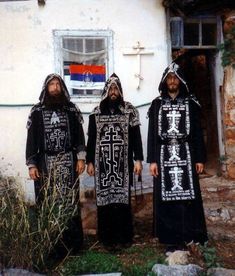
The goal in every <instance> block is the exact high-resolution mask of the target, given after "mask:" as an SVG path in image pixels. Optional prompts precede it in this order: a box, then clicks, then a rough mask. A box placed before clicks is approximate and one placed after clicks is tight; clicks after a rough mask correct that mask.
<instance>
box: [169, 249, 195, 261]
mask: <svg viewBox="0 0 235 276" xmlns="http://www.w3.org/2000/svg"><path fill="white" fill-rule="evenodd" d="M189 256H190V254H189V252H188V251H181V250H176V251H174V252H171V253H170V252H169V255H168V257H167V258H166V261H167V262H168V264H169V265H186V264H188V263H189Z"/></svg>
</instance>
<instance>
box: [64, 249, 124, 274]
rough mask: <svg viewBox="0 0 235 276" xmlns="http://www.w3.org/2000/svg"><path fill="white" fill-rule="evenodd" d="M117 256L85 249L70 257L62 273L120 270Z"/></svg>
mask: <svg viewBox="0 0 235 276" xmlns="http://www.w3.org/2000/svg"><path fill="white" fill-rule="evenodd" d="M121 269H122V265H121V262H120V261H119V260H118V258H117V257H116V256H114V255H111V254H109V253H102V252H95V251H87V252H85V253H84V254H83V255H81V256H78V257H72V258H70V260H69V261H68V262H66V264H65V265H64V267H63V269H62V275H76V274H78V273H109V272H117V271H121Z"/></svg>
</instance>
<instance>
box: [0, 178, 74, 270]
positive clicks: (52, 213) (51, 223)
mask: <svg viewBox="0 0 235 276" xmlns="http://www.w3.org/2000/svg"><path fill="white" fill-rule="evenodd" d="M42 194H43V195H44V196H43V199H42V201H41V202H40V204H37V205H33V206H32V205H30V204H29V203H26V202H25V200H24V193H23V192H22V189H20V188H19V185H17V184H16V181H15V180H14V179H13V178H6V177H0V256H1V259H0V263H1V264H2V265H3V267H6V268H7V267H15V268H16V267H17V268H24V269H29V270H36V271H41V272H42V271H44V272H45V271H47V270H48V266H49V264H48V260H49V259H50V258H49V257H50V256H51V254H52V252H53V250H54V248H55V246H56V245H58V243H60V244H62V245H64V244H63V241H62V235H63V233H64V231H65V230H66V229H67V224H68V221H69V220H70V219H71V218H72V217H74V216H77V215H79V208H78V205H77V201H76V200H77V198H78V189H75V187H71V188H66V189H63V190H62V188H61V187H60V185H58V183H57V185H55V184H54V183H53V181H52V180H50V179H47V180H46V181H45V184H44V186H43V188H42ZM64 247H66V245H64ZM65 249H67V248H65ZM67 250H69V249H67ZM50 265H51V264H50Z"/></svg>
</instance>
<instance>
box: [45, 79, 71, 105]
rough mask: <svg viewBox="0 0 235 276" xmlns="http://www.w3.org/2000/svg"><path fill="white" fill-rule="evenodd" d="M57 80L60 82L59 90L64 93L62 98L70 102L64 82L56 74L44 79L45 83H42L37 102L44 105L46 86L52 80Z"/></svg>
mask: <svg viewBox="0 0 235 276" xmlns="http://www.w3.org/2000/svg"><path fill="white" fill-rule="evenodd" d="M55 78H56V79H58V80H59V82H60V85H61V89H62V92H63V93H64V96H65V98H66V99H67V100H68V102H69V101H70V96H69V92H68V89H67V87H66V85H65V83H64V80H63V79H62V78H61V76H60V75H58V74H50V75H48V76H47V77H46V79H45V81H44V84H43V87H42V92H41V94H40V97H39V101H40V103H41V104H44V101H45V96H46V94H47V92H48V91H47V86H48V83H49V82H50V81H51V80H53V79H55Z"/></svg>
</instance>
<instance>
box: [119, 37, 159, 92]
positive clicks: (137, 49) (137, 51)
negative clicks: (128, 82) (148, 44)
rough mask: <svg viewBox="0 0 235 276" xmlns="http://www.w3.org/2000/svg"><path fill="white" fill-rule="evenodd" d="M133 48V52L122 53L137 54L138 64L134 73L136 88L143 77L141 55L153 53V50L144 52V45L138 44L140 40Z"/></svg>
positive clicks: (126, 54)
mask: <svg viewBox="0 0 235 276" xmlns="http://www.w3.org/2000/svg"><path fill="white" fill-rule="evenodd" d="M132 48H133V49H134V52H126V53H123V55H124V56H137V65H138V72H137V73H135V75H134V76H135V77H136V78H137V86H136V88H137V89H139V88H140V81H141V80H143V79H144V78H143V77H142V76H141V55H153V54H154V53H153V52H146V51H143V50H144V49H145V47H143V46H140V42H139V41H137V44H136V46H133V47H132Z"/></svg>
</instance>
